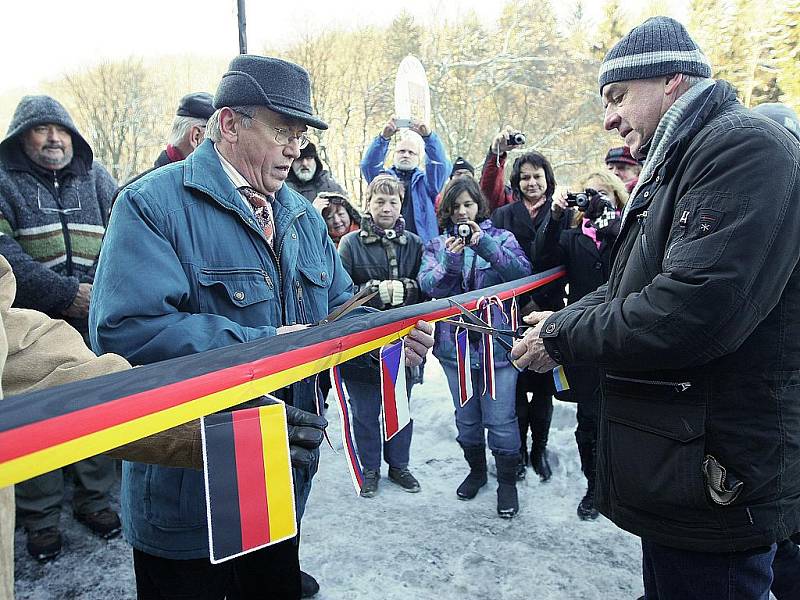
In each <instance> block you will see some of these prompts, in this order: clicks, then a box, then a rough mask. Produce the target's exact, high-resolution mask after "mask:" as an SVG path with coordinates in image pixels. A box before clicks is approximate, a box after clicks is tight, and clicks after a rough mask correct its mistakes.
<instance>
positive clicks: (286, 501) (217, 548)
mask: <svg viewBox="0 0 800 600" xmlns="http://www.w3.org/2000/svg"><path fill="white" fill-rule="evenodd" d="M202 438H203V458H204V461H203V462H204V475H205V482H206V509H207V516H208V538H209V548H210V555H211V562H212V563H214V564H216V563H220V562H223V561H226V560H229V559H231V558H235V557H237V556H241V555H242V554H247V553H248V552H252V551H254V550H258V549H259V548H264V547H265V546H270V545H272V544H275V543H277V542H280V541H283V540H286V539H289V538H292V537H294V536H295V535H297V521H296V518H295V507H294V487H293V480H292V465H291V460H290V455H289V437H288V431H287V427H286V407H285V405H284V404H283V403H282V402H280V401H279V402H278V404H272V405H269V406H260V407H256V408H248V409H243V410H234V411H231V412H223V413H216V414H213V415H209V416H207V417H204V418H203V427H202Z"/></svg>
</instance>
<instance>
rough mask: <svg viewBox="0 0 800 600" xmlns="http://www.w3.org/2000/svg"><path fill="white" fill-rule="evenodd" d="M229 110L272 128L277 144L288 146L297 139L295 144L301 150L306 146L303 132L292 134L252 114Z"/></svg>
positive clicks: (306, 140)
mask: <svg viewBox="0 0 800 600" xmlns="http://www.w3.org/2000/svg"><path fill="white" fill-rule="evenodd" d="M231 110H233V112H236V113H239V114H240V115H242V116H243V117H247V118H248V119H253V121H256V122H258V123H261V124H262V125H263V126H264V127H269V128H270V129H272V130H273V131H274V132H275V143H276V144H278V145H279V146H288V145H289V144H291V143H292V142H293V141H294V140H297V144H298V146H299V148H300V149H301V150H302V149H303V148H305V147H306V146H308V142H309V141H310V140H309V139H308V136H306V134H305V133H296V134H294V135H292V133H291V132H290V131H289V130H288V129H281V128H280V127H275V126H273V125H270V124H269V123H265V122H264V121H262V120H261V119H256V118H255V117H254V116H253V115H248V114H247V113H246V112H242V111H240V110H234V109H231Z"/></svg>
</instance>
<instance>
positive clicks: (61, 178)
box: [0, 96, 120, 560]
mask: <svg viewBox="0 0 800 600" xmlns="http://www.w3.org/2000/svg"><path fill="white" fill-rule="evenodd" d="M116 185H117V184H116V182H115V181H114V179H113V178H112V177H111V175H109V174H108V171H106V170H105V168H103V166H102V165H101V164H100V163H98V162H96V161H94V155H93V153H92V149H91V148H90V147H89V144H88V143H87V142H86V140H84V139H83V137H82V136H81V134H80V133H79V132H78V129H77V127H75V123H73V121H72V118H71V117H70V116H69V114H68V113H67V111H66V109H65V108H64V107H63V106H62V105H61V104H60V103H59V102H58V101H56V100H54V99H53V98H50V97H49V96H25V97H24V98H22V100H20V103H19V104H18V105H17V108H16V111H15V112H14V116H13V118H12V119H11V124H10V125H9V128H8V135H7V136H6V138H5V139H4V140H3V141H2V143H0V254H2V255H3V256H4V257H5V258H6V259H7V260H8V262H9V263H10V264H11V267H12V268H13V269H14V275H15V276H16V279H17V295H16V298H15V300H14V306H15V307H19V308H29V309H34V310H38V311H41V312H43V313H46V314H47V315H48V316H50V317H53V318H56V319H64V320H66V321H67V322H68V323H69V324H70V325H72V326H73V327H75V329H77V330H78V331H80V332H81V333H82V334H83V336H84V339H86V340H88V337H87V336H88V316H89V302H90V299H91V297H92V284H93V282H94V270H95V262H96V260H97V257H98V255H99V253H100V242H101V240H102V239H103V232H104V231H105V226H106V222H107V220H108V212H109V207H110V205H111V196H112V194H113V193H114V188H115V187H116ZM71 469H72V471H73V472H74V474H75V481H76V484H75V493H74V495H73V502H72V503H73V509H74V511H75V515H76V517H77V518H78V520H80V521H81V522H83V523H84V524H85V525H86V526H87V527H89V529H91V530H92V531H93V532H95V533H97V534H98V535H100V536H102V537H105V538H109V537H114V536H116V535H117V534H119V531H120V522H119V518H118V517H117V514H116V513H115V512H114V511H113V510H111V509H110V507H109V498H108V491H109V490H110V489H111V486H112V485H113V484H114V480H115V472H114V463H113V461H112V460H111V459H109V458H107V457H94V458H88V459H86V460H82V461H79V462H77V463H75V464H74V465H72V466H71ZM16 497H17V510H18V512H19V515H20V517H21V520H22V523H23V524H24V526H25V529H26V530H27V533H28V544H27V547H28V552H30V553H31V555H32V556H34V557H35V558H37V559H39V560H48V559H51V558H54V557H55V556H57V555H58V554H59V553H60V552H61V545H62V540H61V534H60V533H59V529H58V522H59V516H60V513H61V503H62V501H63V499H64V475H63V472H62V470H61V469H57V470H55V471H52V472H50V473H46V474H44V475H40V476H39V477H34V478H33V479H30V480H28V481H25V482H23V483H20V484H18V485H17V487H16Z"/></svg>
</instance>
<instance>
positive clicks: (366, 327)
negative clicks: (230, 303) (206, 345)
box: [0, 267, 564, 487]
mask: <svg viewBox="0 0 800 600" xmlns="http://www.w3.org/2000/svg"><path fill="white" fill-rule="evenodd" d="M563 275H564V269H563V268H562V267H558V268H555V269H550V270H549V271H545V272H542V273H538V274H536V275H531V276H530V277H526V278H524V279H518V280H516V281H512V282H508V283H504V284H500V285H497V286H493V287H491V288H487V289H485V290H480V291H477V292H470V293H467V294H461V295H459V296H456V297H455V300H457V301H458V302H460V303H461V304H463V305H464V306H466V307H467V308H469V309H471V310H472V309H474V308H475V304H476V301H477V300H478V298H479V297H480V296H483V295H492V296H495V295H496V296H498V298H500V299H501V300H506V299H508V298H511V297H513V296H516V295H519V294H523V293H526V292H529V291H531V290H533V289H536V288H538V287H541V286H543V285H546V284H547V283H550V282H551V281H554V280H556V279H558V278H560V277H563ZM457 314H459V311H458V309H457V308H456V307H453V306H450V304H449V303H448V302H447V299H439V300H432V301H430V302H425V303H422V304H414V305H411V306H404V307H400V308H396V309H391V310H387V311H382V312H374V313H369V314H366V315H359V316H358V318H345V319H342V320H340V321H336V322H333V323H329V324H326V325H322V326H318V327H309V328H307V329H303V330H300V331H296V332H292V333H288V334H284V335H280V336H273V337H268V338H264V339H260V340H255V341H252V342H245V343H241V344H233V345H230V346H226V347H224V348H217V349H214V350H208V351H206V352H201V353H197V354H192V355H189V356H182V357H179V358H174V359H170V360H166V361H163V362H159V363H153V364H150V365H144V366H141V367H138V368H136V369H132V370H129V371H123V372H119V373H113V374H111V375H104V376H102V377H97V378H94V379H89V380H86V381H81V382H76V383H70V384H66V385H62V386H57V387H53V388H49V389H46V390H40V391H36V392H31V393H28V394H21V395H19V396H13V397H9V398H6V399H4V400H3V401H2V403H1V404H0V487H4V486H6V485H11V484H14V483H17V482H19V481H24V480H26V479H30V478H31V477H35V476H36V475H41V474H42V473H47V472H48V471H52V470H53V469H57V468H59V467H63V466H65V465H69V464H72V463H74V462H77V461H79V460H83V459H84V458H87V457H90V456H94V455H96V454H100V453H102V452H105V451H107V450H110V449H111V448H116V447H117V446H121V445H123V444H127V443H129V442H132V441H134V440H137V439H140V438H143V437H146V436H148V435H152V434H154V433H157V432H159V431H163V430H165V429H169V428H170V427H174V426H176V425H180V424H181V423H186V422H188V421H191V420H194V419H198V418H200V417H202V416H205V415H209V414H212V413H216V412H220V411H223V410H225V409H227V408H230V407H232V406H235V405H237V404H241V403H243V402H246V401H248V400H250V399H252V398H256V397H258V396H262V395H264V394H268V393H270V392H273V391H275V390H278V389H280V388H283V387H286V386H288V385H291V384H292V383H294V382H296V381H299V380H301V379H304V378H307V377H312V376H313V375H314V374H316V373H318V372H320V371H323V370H325V369H330V368H331V367H333V366H335V365H337V364H340V363H342V362H345V361H347V360H350V359H352V358H355V357H357V356H360V355H362V354H365V353H367V352H370V351H372V350H375V349H377V348H380V347H381V346H384V345H386V344H387V343H389V342H392V341H395V340H398V339H400V338H401V337H403V336H405V335H406V334H408V332H409V331H410V330H411V329H412V328H413V327H414V326H415V325H416V323H417V321H419V320H426V321H429V322H435V321H438V320H440V319H444V318H448V317H452V316H454V315H457Z"/></svg>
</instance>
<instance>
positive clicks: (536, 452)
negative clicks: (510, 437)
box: [531, 419, 553, 481]
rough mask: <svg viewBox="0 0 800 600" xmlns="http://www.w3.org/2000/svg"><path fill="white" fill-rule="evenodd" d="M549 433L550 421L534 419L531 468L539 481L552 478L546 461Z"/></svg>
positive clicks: (551, 470) (532, 425)
mask: <svg viewBox="0 0 800 600" xmlns="http://www.w3.org/2000/svg"><path fill="white" fill-rule="evenodd" d="M549 433H550V419H546V420H545V419H534V420H533V422H532V423H531V437H532V438H533V445H532V446H531V466H532V467H533V470H534V471H535V472H536V474H537V475H538V476H539V479H541V480H542V481H549V479H550V477H552V476H553V469H551V468H550V461H548V460H547V437H548V435H549Z"/></svg>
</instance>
